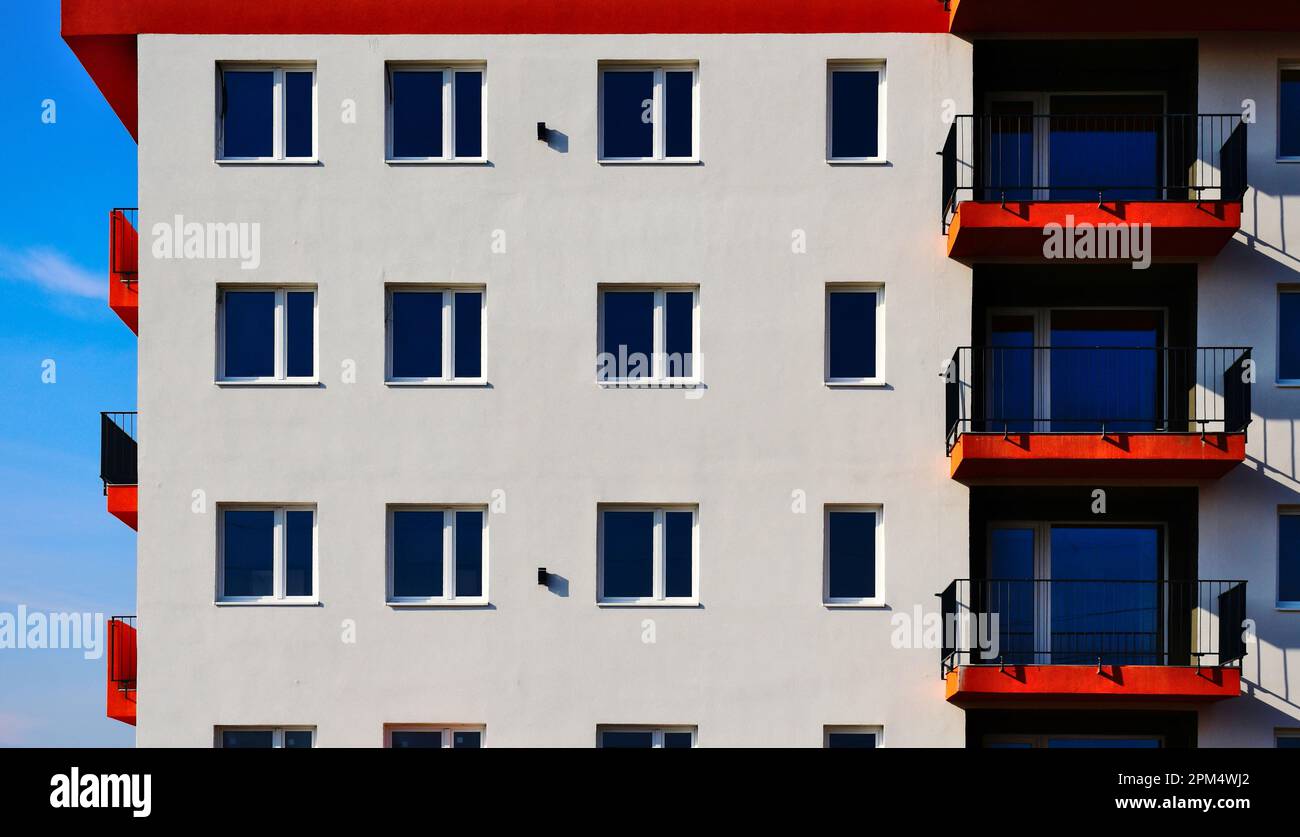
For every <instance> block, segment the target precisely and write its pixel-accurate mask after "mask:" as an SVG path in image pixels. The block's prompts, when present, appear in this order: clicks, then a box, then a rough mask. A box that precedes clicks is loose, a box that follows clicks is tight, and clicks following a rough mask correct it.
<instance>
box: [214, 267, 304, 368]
mask: <svg viewBox="0 0 1300 837" xmlns="http://www.w3.org/2000/svg"><path fill="white" fill-rule="evenodd" d="M230 292H233V293H269V292H273V293H274V294H275V323H274V337H273V340H274V343H275V374H274V375H273V376H271V377H265V376H263V377H230V376H227V375H226V294H227V293H230ZM305 292H310V293H311V308H312V327H311V338H312V356H311V365H312V375H311V377H289V375H288V367H289V334H288V331H289V294H290V293H305ZM216 360H217V364H216V365H217V370H216V383H217V384H218V385H222V384H240V385H258V386H266V385H271V386H317V385H319V384H320V291H319V290H318V289H317V287H316V286H315V285H218V286H217V358H216Z"/></svg>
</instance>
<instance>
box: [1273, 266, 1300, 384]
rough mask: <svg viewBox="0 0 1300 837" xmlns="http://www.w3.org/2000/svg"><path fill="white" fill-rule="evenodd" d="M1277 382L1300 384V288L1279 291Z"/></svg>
mask: <svg viewBox="0 0 1300 837" xmlns="http://www.w3.org/2000/svg"><path fill="white" fill-rule="evenodd" d="M1277 380H1278V382H1279V383H1300V288H1290V287H1288V288H1280V289H1279V290H1278V295H1277Z"/></svg>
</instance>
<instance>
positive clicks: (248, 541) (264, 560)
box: [221, 509, 275, 597]
mask: <svg viewBox="0 0 1300 837" xmlns="http://www.w3.org/2000/svg"><path fill="white" fill-rule="evenodd" d="M222 525H223V528H222V561H221V565H222V577H223V579H222V594H223V595H224V596H226V597H235V596H272V595H274V594H275V512H274V511H271V510H270V509H255V510H254V509H245V510H235V509H231V510H227V511H226V512H224V513H223V514H222Z"/></svg>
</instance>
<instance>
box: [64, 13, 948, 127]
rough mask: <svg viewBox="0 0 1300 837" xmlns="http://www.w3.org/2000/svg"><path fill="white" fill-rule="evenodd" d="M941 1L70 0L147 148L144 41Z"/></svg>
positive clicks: (597, 30) (735, 27) (649, 26)
mask: <svg viewBox="0 0 1300 837" xmlns="http://www.w3.org/2000/svg"><path fill="white" fill-rule="evenodd" d="M948 28H949V19H948V14H947V12H946V11H945V10H944V7H943V4H942V3H940V2H937V0H871V2H856V3H847V2H844V0H658V2H655V3H641V4H631V3H625V2H622V0H566V1H565V2H563V3H560V2H555V0H474V2H445V3H431V2H429V0H332V2H328V3H322V2H320V0H277V2H275V3H267V2H265V0H186V2H184V3H178V2H176V0H63V39H64V40H65V41H66V42H67V44H68V46H69V47H71V48H72V51H73V52H74V53H75V54H76V56H77V58H78V59H79V60H80V61H81V64H82V66H83V67H85V68H86V72H87V73H89V74H90V77H91V78H92V79H94V80H95V83H96V84H97V85H98V86H99V90H100V92H101V93H103V94H104V98H105V99H106V100H107V101H108V103H109V104H110V105H111V106H112V107H113V110H114V111H115V112H116V113H117V115H118V118H119V119H121V120H122V124H123V125H125V126H126V129H127V130H128V131H130V133H131V136H132V137H133V138H135V139H136V140H137V141H138V140H139V136H138V133H137V115H138V101H137V98H136V96H137V91H136V76H137V72H138V70H137V61H136V43H135V41H136V35H138V34H140V33H143V32H149V33H165V34H178V35H217V34H221V35H253V34H258V35H262V34H264V35H285V34H297V35H322V34H328V35H396V34H411V35H421V34H446V35H466V34H469V35H473V34H482V35H519V34H555V35H595V34H647V33H660V34H758V33H765V34H777V33H791V34H810V33H856V32H919V33H930V34H942V33H946V32H948Z"/></svg>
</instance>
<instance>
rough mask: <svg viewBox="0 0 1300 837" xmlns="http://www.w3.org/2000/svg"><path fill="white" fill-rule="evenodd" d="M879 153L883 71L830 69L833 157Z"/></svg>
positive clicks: (866, 155)
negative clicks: (881, 77) (881, 79)
mask: <svg viewBox="0 0 1300 837" xmlns="http://www.w3.org/2000/svg"><path fill="white" fill-rule="evenodd" d="M878 156H880V73H879V71H876V70H832V71H831V157H832V158H850V159H851V158H859V157H878Z"/></svg>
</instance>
